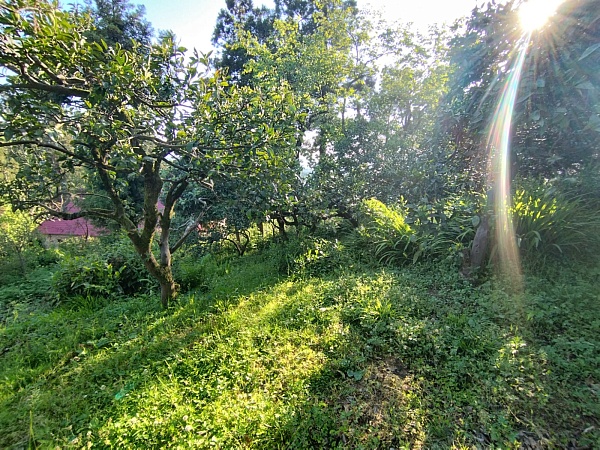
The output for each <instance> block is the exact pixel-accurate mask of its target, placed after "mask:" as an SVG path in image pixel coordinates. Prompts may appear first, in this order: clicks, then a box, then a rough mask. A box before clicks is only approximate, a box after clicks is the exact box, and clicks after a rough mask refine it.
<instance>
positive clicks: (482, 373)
mask: <svg viewBox="0 0 600 450" xmlns="http://www.w3.org/2000/svg"><path fill="white" fill-rule="evenodd" d="M290 245H291V244H290ZM306 245H307V246H308V247H309V248H314V249H317V248H319V249H323V248H324V247H325V248H330V247H327V245H326V244H325V243H324V242H322V241H318V242H316V243H314V244H306ZM276 248H281V247H278V246H275V245H273V246H267V247H265V248H264V250H263V253H250V254H248V255H246V256H244V257H243V258H235V259H227V260H218V259H212V260H210V259H207V260H205V261H202V262H200V264H202V265H203V266H204V267H205V268H206V270H207V272H210V273H211V274H212V275H211V282H210V284H209V285H207V286H205V287H203V288H202V292H201V293H195V294H194V295H193V296H183V297H182V298H181V301H180V302H179V304H178V305H177V306H175V307H174V308H173V309H172V310H169V311H163V310H161V309H160V308H159V307H158V305H157V302H154V301H149V298H147V297H144V296H138V297H134V298H128V299H125V298H123V299H119V298H115V299H114V300H113V301H111V302H107V303H104V304H103V303H96V304H94V305H93V307H86V306H85V303H84V301H81V302H80V303H76V305H78V306H77V308H73V307H72V305H68V306H67V305H65V306H59V307H58V308H54V309H52V310H49V309H42V308H38V309H33V310H27V313H23V310H18V311H19V313H18V314H12V315H8V316H6V319H5V322H4V323H3V325H2V327H1V328H0V352H2V355H1V357H2V360H3V364H2V365H0V380H2V381H1V382H0V401H2V404H3V408H2V409H0V429H2V430H3V433H2V434H0V446H2V447H11V446H16V447H22V446H27V445H28V442H31V443H32V445H36V446H48V447H50V446H51V447H55V446H60V447H66V448H75V447H77V448H79V447H81V446H84V447H85V446H88V445H93V446H115V447H122V448H140V447H164V446H169V445H172V446H178V447H181V448H209V447H211V446H212V447H221V448H230V447H235V446H243V447H245V448H281V447H287V448H299V449H300V448H314V447H323V448H347V447H351V448H358V447H360V448H366V449H375V448H382V447H385V448H389V447H394V448H402V447H407V448H456V449H458V448H470V447H477V446H484V447H490V448H492V447H493V448H514V449H517V448H520V447H522V446H525V445H529V446H547V447H557V448H565V447H569V446H572V447H575V446H577V447H585V446H588V447H592V448H593V447H594V446H596V445H597V444H598V442H599V439H600V436H599V435H598V424H599V423H598V421H599V417H600V411H598V389H597V386H596V385H597V383H596V380H597V379H598V377H599V376H600V373H598V356H597V352H596V351H595V349H596V347H597V346H598V345H599V344H600V343H599V342H598V336H600V333H599V332H598V331H599V330H598V323H599V322H598V321H599V320H600V318H599V317H598V308H596V307H595V302H596V300H597V292H598V273H599V269H598V267H597V262H594V263H593V264H592V265H589V264H588V265H586V266H585V267H583V266H581V267H579V268H577V267H568V268H565V267H564V266H560V267H559V266H553V265H548V266H546V269H545V271H544V272H540V273H538V274H537V275H531V274H526V284H525V285H526V291H525V292H524V293H522V294H509V293H508V292H507V290H505V289H504V288H505V285H504V281H503V280H501V279H492V280H490V281H489V282H487V283H485V284H483V285H481V286H479V287H474V286H472V285H471V284H470V283H469V282H468V281H466V280H464V279H462V278H461V277H460V275H459V274H458V273H457V272H456V270H455V267H454V266H452V265H449V264H447V263H435V264H426V265H423V266H409V267H406V268H403V269H402V270H401V271H390V270H389V269H385V270H382V269H380V268H379V269H373V268H368V267H366V266H364V265H362V264H360V263H359V262H358V261H356V259H355V256H356V252H354V251H353V250H350V251H348V250H347V249H343V248H340V249H339V251H340V253H342V254H343V253H346V254H345V256H344V258H347V261H353V262H354V264H355V265H354V266H353V267H352V266H350V264H345V267H343V268H340V269H339V270H334V271H332V272H329V275H325V274H323V275H321V276H312V274H311V276H310V277H296V278H294V279H293V281H292V280H290V279H286V278H282V277H281V275H280V274H279V272H278V267H277V265H276V264H275V262H274V259H273V254H274V253H273V251H274V249H276ZM323 253H324V252H323ZM311 254H312V253H311ZM318 254H319V255H320V254H321V251H319V252H318ZM318 260H319V259H317V261H318ZM191 263H192V259H191V258H190V264H191ZM324 269H326V267H325V268H324ZM315 271H316V267H315ZM315 274H316V273H315Z"/></svg>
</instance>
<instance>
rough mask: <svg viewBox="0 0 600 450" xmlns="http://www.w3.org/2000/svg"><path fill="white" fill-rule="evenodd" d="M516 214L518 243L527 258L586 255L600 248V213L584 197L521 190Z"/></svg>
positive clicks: (515, 222) (539, 189)
mask: <svg viewBox="0 0 600 450" xmlns="http://www.w3.org/2000/svg"><path fill="white" fill-rule="evenodd" d="M512 214H513V219H514V226H515V231H516V234H517V244H518V245H519V247H520V249H521V251H522V252H523V254H524V255H525V256H534V255H539V256H543V257H545V256H551V257H557V256H567V257H573V256H585V255H592V254H594V253H596V252H597V251H598V249H599V248H600V238H599V232H600V211H598V209H597V208H596V207H594V206H593V204H591V203H588V202H587V201H586V200H585V199H584V198H582V197H573V196H569V195H567V194H562V193H559V192H556V191H553V190H548V189H546V190H544V189H543V188H537V189H531V190H529V192H527V190H525V189H520V190H518V191H517V192H516V193H515V197H514V204H513V207H512Z"/></svg>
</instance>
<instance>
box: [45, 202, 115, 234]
mask: <svg viewBox="0 0 600 450" xmlns="http://www.w3.org/2000/svg"><path fill="white" fill-rule="evenodd" d="M78 211H79V208H78V207H77V206H75V205H73V204H72V203H69V204H68V205H67V207H66V208H65V212H68V213H75V212H78ZM38 231H39V232H40V233H42V234H45V235H48V236H53V235H60V236H84V237H97V236H100V235H102V234H106V233H107V232H108V230H106V229H104V228H98V227H96V226H94V225H92V224H91V223H90V222H89V221H88V220H87V219H84V218H83V217H80V218H79V219H73V220H63V219H57V218H53V219H49V220H46V221H44V222H42V223H41V225H40V226H39V227H38Z"/></svg>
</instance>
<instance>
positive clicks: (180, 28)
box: [132, 0, 481, 53]
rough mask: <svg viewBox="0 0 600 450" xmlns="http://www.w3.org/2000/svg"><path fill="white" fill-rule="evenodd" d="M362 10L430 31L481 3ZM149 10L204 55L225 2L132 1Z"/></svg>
mask: <svg viewBox="0 0 600 450" xmlns="http://www.w3.org/2000/svg"><path fill="white" fill-rule="evenodd" d="M357 1H358V7H359V8H361V9H365V8H368V9H373V10H380V11H381V12H383V14H384V15H383V17H385V18H387V19H388V20H390V21H394V20H402V21H403V22H412V23H413V24H414V25H415V26H416V27H417V28H418V29H421V30H426V29H427V27H428V26H429V25H432V24H433V23H442V22H448V23H452V22H453V21H454V20H455V19H458V18H459V17H462V16H466V15H469V13H470V12H471V10H472V9H473V8H474V7H475V6H476V5H477V3H481V1H479V2H478V0H357ZM132 3H134V4H143V5H145V6H146V17H147V18H148V20H149V21H150V22H152V25H153V26H154V29H155V30H156V31H158V30H172V31H173V32H175V34H176V35H177V36H178V37H179V39H180V43H181V45H183V46H185V47H187V48H189V49H191V48H194V47H195V48H197V49H198V50H199V51H201V52H204V53H206V52H208V51H209V50H211V49H212V45H211V43H210V40H211V37H212V32H213V29H214V26H215V22H216V20H217V15H218V14H219V11H220V10H221V9H222V8H225V0H132ZM254 4H255V5H256V6H259V5H263V4H264V5H266V6H269V7H272V6H273V2H272V0H262V1H261V0H254Z"/></svg>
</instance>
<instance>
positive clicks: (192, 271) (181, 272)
mask: <svg viewBox="0 0 600 450" xmlns="http://www.w3.org/2000/svg"><path fill="white" fill-rule="evenodd" d="M218 270H219V264H218V262H217V260H216V258H215V257H214V256H213V255H212V254H211V253H207V254H204V255H199V254H195V253H192V252H189V253H187V254H183V255H181V256H180V258H178V259H176V260H175V262H174V264H173V276H174V278H175V280H177V282H178V283H179V284H180V286H181V288H182V289H183V290H184V291H188V290H191V289H197V290H201V291H207V290H208V289H209V288H210V284H211V281H212V280H213V278H214V277H215V274H217V272H218Z"/></svg>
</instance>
